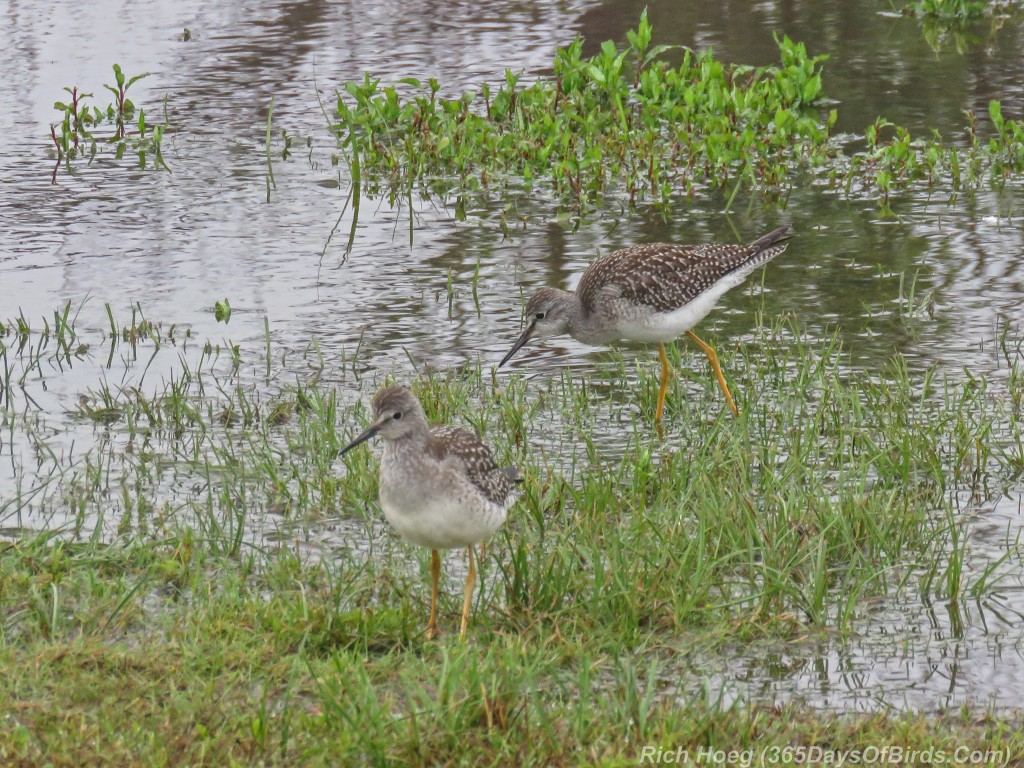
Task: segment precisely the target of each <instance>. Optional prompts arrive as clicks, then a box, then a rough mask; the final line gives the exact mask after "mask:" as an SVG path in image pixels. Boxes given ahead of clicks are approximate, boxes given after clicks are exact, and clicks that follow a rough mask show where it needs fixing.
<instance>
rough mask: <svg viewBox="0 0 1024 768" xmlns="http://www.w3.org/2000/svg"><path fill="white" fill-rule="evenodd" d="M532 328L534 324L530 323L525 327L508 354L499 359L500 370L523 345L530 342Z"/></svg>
mask: <svg viewBox="0 0 1024 768" xmlns="http://www.w3.org/2000/svg"><path fill="white" fill-rule="evenodd" d="M533 327H534V324H533V323H530V324H529V325H528V326H526V328H525V329H524V330H523V332H522V333H521V334H519V338H518V339H516V343H515V344H513V345H512V349H510V350H509V351H508V354H507V355H505V356H504V357H503V358H501V362H500V363H498V367H499V368H501V366H503V365H504V364H505V363H507V362H508V361H509V360H511V359H512V355H514V354H515V353H516V352H518V351H519V350H520V349H522V348H523V345H524V344H525V343H526V342H528V341H529V340H530V337H531V336H533Z"/></svg>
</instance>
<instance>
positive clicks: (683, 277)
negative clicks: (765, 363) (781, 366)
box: [499, 226, 792, 428]
mask: <svg viewBox="0 0 1024 768" xmlns="http://www.w3.org/2000/svg"><path fill="white" fill-rule="evenodd" d="M791 236H792V228H791V227H789V226H784V227H779V228H778V229H776V230H774V231H772V232H769V233H768V234H767V235H764V236H763V237H759V238H758V239H757V240H755V241H754V242H752V243H750V244H749V245H721V244H717V243H711V244H707V245H674V244H671V243H649V244H645V245H634V246H632V247H630V248H624V249H622V250H620V251H615V252H614V253H610V254H608V255H607V256H604V257H602V258H600V259H598V260H597V261H595V262H594V263H593V264H591V265H590V266H589V267H587V270H586V272H584V273H583V277H582V278H580V282H579V285H578V286H577V287H576V292H575V293H570V292H568V291H562V290H559V289H558V288H541V289H540V290H538V291H537V292H536V293H535V294H534V295H533V296H532V297H531V298H530V300H529V302H527V304H526V328H524V329H523V332H522V334H520V336H519V338H518V339H516V343H515V344H513V345H512V349H511V350H509V352H508V354H507V355H505V357H504V358H502V361H501V363H499V366H502V365H504V364H505V363H507V362H508V361H509V360H510V359H511V358H512V356H513V355H514V354H515V353H516V352H518V351H519V350H520V349H521V348H522V346H523V345H524V344H526V342H527V341H529V340H530V339H531V338H532V337H534V336H557V335H559V334H562V333H568V334H569V335H570V336H572V337H573V338H574V339H576V340H577V341H581V342H583V343H584V344H607V343H609V342H613V341H617V340H620V339H626V340H629V341H646V342H657V344H658V354H659V355H660V356H661V389H660V390H659V392H658V407H657V410H656V411H655V415H654V420H655V422H657V423H658V425H659V428H660V424H661V414H662V412H663V411H664V409H665V393H666V392H667V391H668V379H669V375H670V369H669V365H668V357H667V356H666V354H665V342H668V341H672V340H674V339H676V338H678V337H679V336H680V335H681V334H683V333H685V334H686V335H687V336H689V337H690V338H691V339H693V340H694V341H695V342H696V343H697V345H698V346H699V347H700V348H701V349H702V350H704V354H706V355H707V357H708V361H709V362H710V363H711V367H712V369H714V372H715V377H716V378H717V379H718V384H719V386H720V387H721V388H722V392H723V394H724V395H725V400H726V402H727V403H728V404H729V408H731V409H732V412H733V413H734V414H738V413H739V410H738V409H737V408H736V403H735V402H734V401H733V399H732V395H731V394H730V393H729V386H728V385H727V384H726V383H725V376H724V375H723V374H722V367H721V365H719V363H718V355H717V354H716V353H715V350H714V349H713V348H712V347H711V346H710V345H709V344H706V343H705V342H704V341H702V340H701V339H700V338H699V337H698V336H697V335H696V334H695V333H693V331H691V330H690V329H691V328H692V327H693V326H695V325H696V324H697V323H699V322H700V321H701V320H703V319H704V317H705V315H707V314H708V312H710V311H711V310H712V308H713V307H714V306H715V304H716V303H717V302H718V300H719V299H720V298H721V297H722V295H723V294H724V293H725V292H726V291H728V290H729V289H730V288H733V287H735V286H737V285H739V284H740V283H741V282H743V280H744V279H745V278H746V277H747V275H749V274H750V273H751V272H753V271H754V270H755V269H757V268H758V267H760V266H762V265H764V264H766V263H768V262H769V261H770V260H771V259H773V258H775V257H776V256H778V255H779V254H780V253H782V252H783V251H784V250H786V246H787V245H788V243H786V242H783V241H785V240H786V239H787V238H789V237H791Z"/></svg>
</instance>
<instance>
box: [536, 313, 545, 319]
mask: <svg viewBox="0 0 1024 768" xmlns="http://www.w3.org/2000/svg"><path fill="white" fill-rule="evenodd" d="M545 314H546V313H545V312H538V313H537V314H536V315H535V317H536V318H537V319H538V320H543V319H544V315H545Z"/></svg>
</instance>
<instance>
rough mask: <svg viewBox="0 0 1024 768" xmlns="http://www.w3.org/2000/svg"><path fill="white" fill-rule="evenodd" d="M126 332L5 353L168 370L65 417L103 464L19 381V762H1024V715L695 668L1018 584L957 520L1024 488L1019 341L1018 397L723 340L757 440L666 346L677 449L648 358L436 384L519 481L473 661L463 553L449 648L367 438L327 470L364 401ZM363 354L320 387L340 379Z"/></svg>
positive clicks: (0, 572)
mask: <svg viewBox="0 0 1024 768" xmlns="http://www.w3.org/2000/svg"><path fill="white" fill-rule="evenodd" d="M110 317H111V331H110V333H109V334H107V335H106V336H105V337H104V339H101V340H90V339H88V338H82V337H80V335H78V334H76V333H75V331H74V327H73V326H74V323H73V315H72V314H70V313H69V312H68V311H67V309H65V310H62V311H61V312H58V313H55V321H54V323H53V324H52V326H51V325H50V324H47V329H48V330H46V331H45V332H44V331H41V330H32V328H31V327H30V326H29V324H28V323H27V321H25V322H19V321H17V320H15V321H7V322H5V324H4V329H5V332H4V334H2V335H0V345H2V352H0V354H2V356H3V359H4V361H5V366H6V369H7V371H8V374H7V376H8V378H9V379H11V380H13V381H18V380H24V381H27V382H28V383H29V384H31V383H32V381H33V380H35V377H37V376H43V375H45V376H56V375H60V374H59V371H62V370H65V369H64V368H60V367H58V366H57V365H55V364H53V362H54V361H56V360H61V361H63V362H64V365H65V366H73V365H77V364H81V363H80V361H79V360H78V358H75V357H74V355H70V356H69V354H68V350H69V349H72V348H74V346H75V345H76V344H85V345H86V348H87V349H98V350H102V349H104V345H105V344H106V343H109V342H111V341H113V342H114V343H117V344H121V345H127V346H126V349H127V350H132V351H134V353H135V354H136V355H137V359H138V360H139V361H140V362H139V365H140V366H141V365H148V364H149V363H148V362H147V361H148V360H152V359H154V357H155V356H156V355H160V354H171V355H175V356H179V357H180V366H179V367H178V368H177V372H176V373H175V374H174V375H170V376H166V377H165V378H163V379H162V380H161V381H160V383H159V384H153V383H151V384H150V385H148V386H146V387H142V386H133V385H127V386H120V387H115V386H111V385H108V384H104V385H101V386H98V387H97V388H95V389H93V390H90V391H88V392H85V393H83V396H82V398H81V399H80V403H79V405H78V407H77V409H76V410H75V411H74V412H73V413H71V414H70V415H69V418H71V419H72V425H75V424H77V425H79V426H87V425H90V424H95V425H97V427H99V429H98V430H97V432H96V434H95V438H94V440H93V442H92V443H91V444H90V445H89V447H88V448H86V449H84V450H83V449H77V450H75V451H71V452H68V451H63V450H61V449H60V447H59V446H58V445H57V444H56V443H55V442H54V441H57V440H59V432H60V430H59V429H55V428H54V424H53V423H52V417H49V416H47V415H46V414H43V413H38V412H34V409H33V408H32V405H31V402H30V401H29V400H28V399H27V398H29V397H30V394H29V393H30V392H31V389H29V390H22V389H20V388H19V387H17V386H15V387H12V388H8V389H7V390H6V401H5V407H4V409H3V410H2V411H0V413H3V431H4V433H5V434H9V435H11V437H12V442H13V441H14V440H17V441H18V444H19V445H27V446H31V448H32V451H31V453H30V454H29V455H32V456H34V457H36V459H35V461H37V462H38V464H35V465H34V466H33V467H32V468H31V471H30V472H29V477H28V478H27V479H24V480H23V484H22V487H21V488H22V489H21V491H20V492H19V493H18V494H15V496H14V497H13V498H12V499H9V500H6V501H4V502H2V503H0V527H3V528H5V529H7V530H8V531H10V529H12V528H15V527H17V526H18V525H19V520H20V519H21V516H22V515H23V514H27V513H29V512H31V513H32V514H33V515H34V516H35V518H34V519H39V518H44V519H49V520H50V521H51V525H50V527H51V528H52V530H50V531H47V532H41V531H29V530H23V531H20V532H19V533H18V534H17V535H9V536H8V538H7V539H6V540H5V543H3V544H0V673H2V675H3V679H4V681H5V684H4V687H3V693H2V694H0V723H2V724H3V727H2V728H0V762H3V763H4V764H5V765H7V764H13V765H18V764H25V765H34V764H44V763H51V764H54V765H88V764H101V763H102V764H105V765H109V764H127V763H132V764H167V763H174V764H186V763H187V764H193V765H206V764H209V765H225V764H233V763H234V764H252V763H257V762H262V763H264V764H268V765H274V764H279V765H295V764H314V765H315V764H324V765H328V764H339V763H346V764H349V763H359V762H361V763H370V764H396V765H400V764H450V765H480V764H528V763H532V764H546V765H581V764H594V763H600V764H610V765H635V764H637V763H638V761H639V755H640V750H641V749H642V747H643V746H644V745H659V746H664V747H666V748H668V749H675V748H677V747H685V748H687V749H690V750H691V751H694V752H695V751H696V750H697V749H698V748H699V747H701V746H706V745H713V746H716V747H720V748H724V749H731V748H736V747H738V746H742V745H744V744H750V745H753V746H754V747H757V748H764V747H772V746H778V747H782V746H784V745H787V744H803V745H808V746H809V745H819V746H822V747H829V748H834V749H840V748H850V747H865V746H868V745H870V744H878V743H898V744H902V745H904V746H906V747H907V748H908V749H909V748H918V749H924V748H927V747H945V748H948V749H949V750H950V751H952V749H953V748H954V747H955V746H957V745H960V744H970V745H973V746H976V747H978V748H979V749H1006V750H1008V751H1009V752H1008V758H1009V759H1010V761H1011V762H1013V761H1016V762H1020V761H1021V760H1024V739H1022V738H1021V736H1020V735H1019V734H1020V729H1019V723H1017V722H1016V721H1015V720H1014V719H1012V718H1010V717H1006V718H1002V719H1000V718H987V717H982V718H980V719H979V713H977V712H975V711H971V710H967V711H964V712H963V713H960V714H950V715H948V716H946V717H942V718H924V717H916V716H909V715H907V716H900V715H894V716H891V717H886V716H882V715H878V716H870V717H866V716H858V717H854V716H840V715H836V714H831V713H822V712H816V711H814V710H812V709H808V708H805V707H803V706H801V705H800V704H799V702H794V703H792V704H787V705H783V706H781V709H777V708H774V707H771V706H759V705H756V704H729V703H727V702H723V701H722V700H721V692H720V691H718V690H716V689H715V688H714V687H713V686H712V685H711V684H710V683H704V684H701V683H700V682H699V681H696V682H695V681H693V680H689V679H686V678H683V677H679V674H680V673H679V672H678V671H677V668H676V666H675V659H676V658H677V657H679V655H680V654H685V655H686V657H687V658H696V659H701V658H706V659H718V658H721V654H722V653H723V650H722V649H723V648H727V647H728V648H732V649H734V650H733V651H732V652H737V651H736V650H735V649H737V648H739V649H742V648H743V647H744V645H745V644H750V647H754V646H755V645H756V644H757V643H761V642H770V643H778V644H782V646H783V647H785V646H787V645H788V644H793V648H794V649H797V648H799V647H800V644H801V643H803V642H804V641H805V640H806V639H807V638H808V637H811V638H818V639H820V641H821V642H825V643H838V644H840V646H839V647H841V644H842V643H843V642H844V638H851V637H853V636H854V635H855V634H856V633H857V632H858V629H859V628H860V627H862V626H864V625H865V622H867V623H870V617H871V614H872V611H874V610H877V607H878V605H879V604H880V603H883V604H884V603H892V604H899V605H914V604H917V605H921V606H926V605H931V604H932V603H935V602H938V603H944V604H948V605H952V606H959V605H967V604H968V603H969V602H970V601H975V600H985V599H990V598H993V597H997V596H998V593H999V588H1000V585H1001V584H1002V583H1003V581H1004V580H1005V579H1007V578H1012V577H1013V574H1014V573H1016V572H1018V571H1019V567H1020V550H1019V547H1018V546H1017V545H1016V543H1014V542H1007V545H1006V551H1005V554H1004V556H1003V558H1002V560H999V561H997V562H996V564H995V565H994V566H993V567H992V568H991V569H986V570H981V571H979V570H972V569H971V567H969V566H970V562H971V554H972V552H971V540H970V518H971V515H972V514H973V511H974V510H975V508H976V505H977V504H979V503H981V502H983V501H984V500H985V499H988V498H992V497H994V496H997V495H998V494H999V493H1001V491H1002V489H1003V488H1004V487H1005V485H1006V484H1008V483H1012V482H1015V481H1016V480H1018V479H1019V477H1020V475H1021V471H1022V467H1024V438H1022V432H1021V428H1020V424H1021V420H1020V409H1021V402H1022V393H1024V386H1022V384H1024V375H1022V374H1021V360H1020V356H1019V350H1018V351H1017V352H1015V351H1014V350H1013V349H1012V348H1011V347H1008V346H1007V344H1006V343H1005V341H1006V340H1005V339H1003V344H1002V349H1003V350H1004V352H1005V354H1006V355H1007V362H1008V363H1009V364H1010V365H1011V366H1012V367H1011V369H1010V374H1009V376H1008V379H1007V380H1006V381H1005V382H1003V383H1002V384H1001V385H1000V386H999V387H998V388H997V387H993V386H991V385H990V383H989V382H988V381H987V380H986V379H985V378H984V377H981V376H978V375H964V376H958V377H949V376H941V375H939V374H938V373H937V372H936V371H928V372H925V373H923V374H912V373H911V372H910V371H909V370H908V368H907V366H906V365H905V364H904V363H903V362H902V360H901V359H899V358H895V359H894V360H893V362H892V365H891V366H890V367H889V368H888V369H886V370H884V371H878V372H877V374H876V375H875V376H873V377H864V376H863V375H853V373H852V372H851V370H850V369H849V368H848V367H846V365H845V364H844V361H845V357H844V353H843V351H842V348H841V346H840V344H839V343H838V342H837V341H836V340H835V339H823V340H814V339H810V338H808V337H806V335H805V334H804V332H803V331H802V330H801V329H800V328H799V327H794V326H791V325H787V324H776V325H774V326H771V327H766V328H763V329H761V330H760V331H759V332H758V333H756V334H755V335H753V336H751V337H750V338H749V339H748V340H747V341H746V342H744V343H742V344H740V345H739V346H737V347H735V348H732V349H729V348H722V349H720V352H721V356H722V362H723V365H724V366H725V368H726V370H727V372H728V373H729V375H730V376H731V377H732V379H733V381H732V384H733V391H734V394H735V395H736V396H737V401H738V404H739V405H740V407H741V409H742V415H741V416H740V417H739V418H735V419H734V418H732V417H731V415H729V413H728V411H727V409H726V408H725V407H724V404H723V403H722V401H721V398H720V395H719V393H718V391H717V388H716V387H715V384H714V381H713V378H712V377H711V375H710V373H709V372H708V371H707V369H706V368H707V367H706V363H705V362H704V359H703V357H702V356H701V355H700V353H699V351H696V350H694V349H693V348H691V347H689V346H687V345H685V344H680V345H678V347H677V349H675V350H673V363H674V365H675V367H676V370H677V371H678V372H679V373H678V375H677V376H675V377H674V378H673V380H672V385H671V390H670V393H669V399H668V411H667V415H666V424H667V434H666V439H665V441H664V442H662V441H659V440H658V439H657V437H656V432H655V430H654V428H653V424H652V414H653V410H654V400H655V395H656V389H657V375H658V370H657V361H656V358H655V357H654V356H653V355H651V356H650V359H649V360H645V359H641V362H639V363H638V364H633V363H628V364H627V363H625V362H623V360H622V358H621V357H619V356H617V355H616V354H614V353H608V354H607V355H605V356H603V357H602V359H601V361H600V362H599V363H596V364H595V365H594V366H593V369H592V371H591V372H590V375H588V376H587V377H586V378H579V377H576V376H569V375H568V374H566V373H564V372H563V373H562V375H560V376H559V375H557V374H556V375H553V376H540V377H536V378H533V379H531V380H529V381H527V380H525V379H523V378H520V377H512V378H511V379H505V378H501V379H498V378H496V377H495V375H494V373H493V371H492V370H490V369H487V370H483V369H479V368H475V369H474V368H468V369H464V370H462V371H461V372H459V374H458V375H453V376H451V377H432V378H426V379H420V380H417V381H416V382H415V383H414V388H415V390H416V392H417V394H418V395H419V396H420V398H421V400H422V402H423V404H424V407H425V408H426V410H427V412H428V415H429V416H430V417H431V418H432V419H434V420H436V421H448V422H454V423H460V424H465V425H468V426H471V427H472V428H474V429H476V430H477V431H479V432H481V433H483V434H485V435H486V437H487V439H488V441H489V442H491V443H492V444H493V445H494V446H495V449H496V451H497V453H498V454H499V457H500V458H501V459H502V460H503V461H509V462H515V463H516V464H517V465H519V466H520V467H521V468H522V470H523V473H524V475H525V478H526V483H525V486H524V495H523V498H522V499H521V500H520V502H519V503H518V504H517V505H516V506H515V508H514V510H513V512H512V514H511V516H510V519H509V521H508V522H507V524H506V526H505V527H504V529H503V530H502V531H501V532H500V533H499V534H498V535H496V536H495V537H494V538H493V539H492V541H491V542H490V544H489V546H488V550H487V556H486V557H485V558H484V559H483V561H482V572H483V578H482V579H481V586H480V587H479V588H478V591H477V593H476V597H475V601H474V609H473V615H472V621H471V625H470V631H469V636H468V639H467V642H466V643H465V644H460V643H459V641H458V640H457V632H456V628H457V617H458V612H459V608H460V594H461V592H460V590H459V587H458V578H459V577H458V573H457V572H458V570H459V569H460V568H463V567H464V564H463V563H462V561H461V560H460V559H459V557H458V556H452V558H450V559H449V560H448V561H447V569H448V574H449V575H448V577H447V578H446V579H445V581H444V586H443V590H442V602H441V625H442V628H443V629H446V630H447V634H446V635H445V636H444V637H443V638H442V639H441V641H440V642H436V643H434V642H427V641H426V640H425V639H424V637H423V629H424V626H425V620H426V615H427V609H428V601H429V586H428V585H429V582H428V580H427V573H428V570H427V569H428V556H427V553H426V552H424V551H422V550H420V549H417V548H414V547H409V546H407V545H405V544H402V543H401V542H399V541H398V540H397V539H396V538H395V537H394V536H393V535H392V534H390V533H389V532H388V531H387V529H386V528H385V527H383V525H382V522H381V519H380V513H379V509H378V507H377V503H376V473H375V467H376V462H375V459H374V458H373V451H371V450H367V449H360V450H357V451H353V452H351V453H350V454H347V455H346V457H345V459H344V460H343V461H340V460H337V459H336V454H337V450H338V448H339V447H340V445H342V444H344V442H345V441H346V440H347V439H348V438H349V437H350V436H351V435H352V434H354V433H355V432H357V431H359V430H361V429H362V427H363V426H364V424H365V422H366V420H367V418H368V413H367V409H366V400H368V397H369V395H370V394H371V392H372V389H373V386H374V385H372V384H370V383H363V384H362V389H363V391H362V394H361V395H360V397H359V399H358V400H343V399H339V397H338V395H337V394H336V392H335V385H330V386H328V385H326V384H324V383H322V382H319V381H318V380H317V379H316V378H313V379H310V380H308V381H304V382H303V381H300V382H296V381H295V380H294V379H293V378H292V374H290V373H289V372H288V371H286V370H283V369H277V368H276V367H275V365H274V364H273V363H272V362H268V359H266V358H265V355H267V354H268V352H271V351H273V350H272V349H271V347H272V345H271V344H270V341H269V336H268V339H267V341H266V342H265V343H261V342H259V341H256V342H254V343H252V344H251V345H247V346H238V347H235V346H228V347H223V348H219V347H215V346H212V345H209V344H207V345H197V344H195V343H193V342H184V341H183V342H181V343H182V347H178V346H177V343H176V342H172V341H168V339H174V338H178V339H182V338H184V337H182V336H180V334H177V333H176V332H174V331H173V330H172V328H173V327H170V328H169V327H166V326H165V325H163V324H161V323H153V322H151V321H149V320H144V319H143V318H142V315H141V312H138V313H133V316H132V318H131V319H130V320H129V321H128V326H129V327H130V328H132V329H138V328H140V327H143V326H144V331H145V332H144V333H136V332H128V331H127V330H123V329H121V328H120V327H119V326H118V325H117V323H116V321H115V320H114V317H113V313H111V315H110ZM19 329H20V330H19ZM161 344H162V345H165V346H160V345H161ZM104 351H105V350H104ZM186 351H187V354H186ZM84 354H85V355H86V357H88V355H89V354H91V353H89V352H86V353H84ZM101 354H102V353H101ZM305 356H306V357H307V358H308V362H309V363H310V366H311V368H313V369H315V370H318V371H320V370H324V367H325V366H324V364H323V361H322V359H320V357H319V351H318V350H317V349H316V348H314V347H311V348H310V350H307V352H306V355H305ZM270 359H276V357H275V358H270ZM349 363H350V361H347V360H340V361H336V365H333V366H327V368H328V370H331V371H333V372H334V374H335V375H337V376H340V377H341V382H340V383H339V385H338V386H339V391H340V387H342V385H343V388H344V390H345V391H346V392H348V391H349V390H350V388H351V387H350V386H349V384H350V383H349V382H347V380H346V373H345V371H346V370H347V368H348V366H349ZM26 371H29V372H31V375H26ZM378 383H379V382H378ZM610 437H611V438H613V439H609V438H610ZM19 455H25V454H23V453H22V454H19ZM34 484H35V485H34ZM965 499H970V501H969V502H965V501H963V500H965ZM100 520H102V521H104V522H105V524H106V527H105V529H104V530H105V533H102V534H101V533H99V529H98V527H97V521H100ZM339 530H340V531H341V533H339ZM258 532H262V534H261V533H258ZM453 571H454V572H453ZM894 642H897V641H894ZM898 642H899V643H901V644H902V643H903V642H911V643H912V642H913V641H912V640H909V639H907V638H901V639H899V640H898ZM889 650H890V651H891V650H893V649H889ZM900 650H901V652H903V651H905V650H906V649H905V648H904V647H903V646H902V645H900ZM879 652H882V653H884V652H886V650H885V649H880V651H879ZM739 653H741V654H742V650H740V651H739ZM677 678H678V679H677ZM790 762H793V761H790ZM993 762H994V764H1003V761H1002V760H995V761H993Z"/></svg>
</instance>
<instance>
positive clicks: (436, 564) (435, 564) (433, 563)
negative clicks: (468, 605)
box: [427, 549, 441, 640]
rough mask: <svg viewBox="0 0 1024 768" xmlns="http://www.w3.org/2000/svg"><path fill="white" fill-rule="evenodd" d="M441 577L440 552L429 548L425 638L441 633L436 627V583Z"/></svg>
mask: <svg viewBox="0 0 1024 768" xmlns="http://www.w3.org/2000/svg"><path fill="white" fill-rule="evenodd" d="M440 579H441V553H440V552H438V551H437V550H436V549H432V550H430V582H431V584H430V587H431V588H430V621H428V622H427V640H433V639H434V638H435V637H437V636H438V635H440V634H441V630H440V629H438V628H437V583H438V581H439V580H440Z"/></svg>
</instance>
